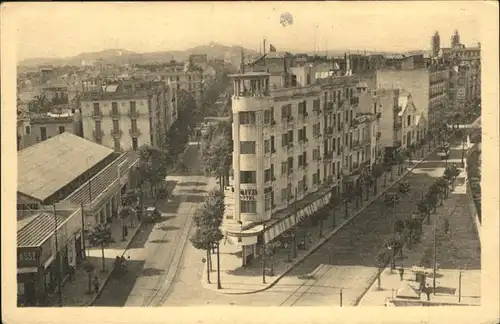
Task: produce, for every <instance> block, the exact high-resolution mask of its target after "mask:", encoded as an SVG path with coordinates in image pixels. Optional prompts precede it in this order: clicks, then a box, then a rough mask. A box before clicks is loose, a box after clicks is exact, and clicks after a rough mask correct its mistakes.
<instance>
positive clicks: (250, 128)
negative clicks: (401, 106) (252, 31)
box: [224, 67, 373, 263]
mask: <svg viewBox="0 0 500 324" xmlns="http://www.w3.org/2000/svg"><path fill="white" fill-rule="evenodd" d="M304 68H305V69H308V67H304ZM294 71H295V70H294ZM295 73H297V71H295ZM306 74H307V73H306ZM271 77H272V75H271V74H270V73H267V72H248V73H242V74H236V75H232V76H231V78H232V79H233V86H234V89H233V93H234V96H233V98H232V112H233V141H234V151H233V184H232V192H233V194H232V197H230V198H229V199H230V200H233V201H234V204H233V206H232V208H233V213H232V214H226V216H225V221H224V222H225V225H224V226H225V228H226V233H227V235H228V237H238V238H239V242H240V243H241V245H242V249H243V255H244V256H245V257H244V258H243V262H244V263H245V259H246V256H247V255H249V254H253V253H255V252H256V243H257V237H261V235H263V240H264V241H265V242H269V241H271V240H273V239H274V238H276V237H278V236H280V235H282V234H283V233H285V232H287V231H288V230H290V229H291V228H293V227H295V226H296V225H297V224H298V223H300V221H301V220H303V219H305V218H306V217H313V215H315V214H314V213H315V211H317V210H318V209H319V208H322V207H324V206H325V205H326V204H327V202H328V199H329V196H330V195H331V194H332V193H339V192H342V191H343V186H344V185H345V184H346V183H351V182H353V183H355V182H356V181H357V180H358V178H359V175H361V173H362V172H361V171H362V170H363V169H366V170H368V169H369V165H370V161H371V151H372V147H371V146H372V140H371V138H372V136H373V134H372V133H371V131H372V128H371V127H370V125H371V120H372V118H371V116H367V115H365V114H360V115H359V116H358V115H357V114H356V107H357V105H358V97H357V90H356V85H357V79H356V78H355V77H354V76H331V77H327V78H324V79H318V80H315V78H314V76H313V75H311V74H309V77H307V76H306V77H304V78H303V79H302V80H303V83H302V84H297V83H296V82H295V83H292V80H293V76H292V75H290V74H289V73H285V74H283V75H282V78H283V80H281V81H278V80H276V81H275V82H274V84H275V86H276V89H271ZM275 77H277V76H275ZM278 84H281V85H283V86H281V87H277V85H278ZM292 84H294V86H292ZM367 167H368V168H367ZM238 223H239V224H241V226H239V225H235V224H238ZM264 226H265V228H264ZM263 230H264V232H263Z"/></svg>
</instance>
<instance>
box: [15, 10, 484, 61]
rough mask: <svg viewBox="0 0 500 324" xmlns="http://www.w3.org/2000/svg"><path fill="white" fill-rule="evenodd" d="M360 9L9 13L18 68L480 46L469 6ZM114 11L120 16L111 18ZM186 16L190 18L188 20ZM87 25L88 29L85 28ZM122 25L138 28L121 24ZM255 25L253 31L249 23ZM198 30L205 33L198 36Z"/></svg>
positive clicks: (474, 19)
mask: <svg viewBox="0 0 500 324" xmlns="http://www.w3.org/2000/svg"><path fill="white" fill-rule="evenodd" d="M362 5H363V10H362V11H361V10H360V9H359V6H360V4H359V3H350V4H346V3H342V4H340V3H317V4H314V5H312V4H309V5H305V4H304V3H287V4H282V3H265V4H264V3H252V4H250V3H238V4H237V6H236V5H235V4H232V3H224V4H222V3H204V2H203V3H201V2H200V3H189V4H184V3H182V4H181V3H177V4H175V5H172V4H158V3H148V5H147V6H145V5H143V4H139V5H138V4H133V5H132V4H111V3H106V4H102V3H99V4H96V3H86V4H73V5H72V6H68V5H65V4H53V3H51V4H49V3H40V4H33V3H30V5H29V6H27V5H26V4H21V5H16V6H12V5H11V7H12V8H11V9H12V14H13V15H15V16H16V18H17V19H16V21H17V22H18V37H17V43H18V44H17V59H18V61H21V60H24V59H28V58H60V57H70V56H74V55H78V54H79V53H82V52H98V51H101V50H106V49H126V50H129V51H134V52H156V51H169V50H186V49H188V48H191V47H195V46H197V45H202V44H208V43H210V42H212V41H213V42H217V43H221V44H224V45H229V46H231V45H236V46H237V45H242V46H244V47H246V48H249V49H253V50H256V51H259V50H260V49H261V46H262V40H263V38H264V37H266V38H267V43H268V44H273V45H274V46H275V47H276V48H277V49H278V50H286V51H314V49H315V48H316V50H317V51H318V52H319V53H322V52H324V51H325V48H326V49H328V50H335V49H338V50H345V49H350V50H360V51H363V50H367V51H388V52H390V51H394V52H400V51H410V50H417V49H423V50H430V37H431V36H432V35H433V34H434V32H435V31H438V32H439V33H440V36H441V46H443V47H446V46H449V43H450V37H451V35H452V33H453V32H454V30H455V29H457V30H458V31H459V32H460V35H461V40H462V42H463V43H464V44H466V45H468V46H470V45H474V44H476V43H477V42H479V41H480V31H479V21H478V19H477V18H478V14H477V13H475V12H476V11H477V10H475V9H476V8H477V6H472V5H470V4H469V3H458V2H451V3H450V2H447V3H444V2H433V5H432V11H430V10H426V8H428V7H429V6H428V4H425V3H399V4H398V6H397V7H395V6H394V4H391V3H363V4H362ZM97 6H99V7H97ZM160 6H161V7H160ZM368 7H371V8H368ZM21 8H22V11H20V10H19V9H21ZM97 8H98V9H97ZM118 8H119V10H120V12H119V13H116V10H117V9H118ZM159 8H165V9H164V10H161V9H159ZM388 8H391V10H390V11H388V10H387V9H388ZM97 10H98V11H97ZM189 11H191V12H192V13H193V14H192V15H186V12H189ZM49 12H50V15H49ZM96 12H99V14H96ZM283 12H289V13H290V14H291V15H292V16H293V19H294V21H293V24H292V25H289V26H287V27H283V26H282V25H281V24H280V21H279V20H280V15H281V13H283ZM45 13H47V14H45ZM198 13H200V14H198ZM238 16H239V18H238V19H237V20H236V19H235V17H238ZM48 17H50V19H48ZM110 17H114V18H110ZM443 17H445V18H446V19H443ZM113 19H115V21H113ZM90 21H91V22H92V24H88V23H87V22H90ZM123 21H141V23H140V24H139V25H137V24H123V23H122V22H123ZM256 21H258V24H255V23H254V22H256ZM429 22H432V23H429ZM199 25H203V26H204V27H203V28H199ZM82 26H85V28H82ZM186 26H187V27H186ZM316 26H317V27H316ZM181 29H182V31H181ZM388 30H390V32H391V35H390V38H388V33H387V31H388ZM164 31H167V32H166V33H164ZM168 31H171V32H168ZM353 33H356V37H355V38H354V37H351V35H352V34H353ZM43 35H51V37H43Z"/></svg>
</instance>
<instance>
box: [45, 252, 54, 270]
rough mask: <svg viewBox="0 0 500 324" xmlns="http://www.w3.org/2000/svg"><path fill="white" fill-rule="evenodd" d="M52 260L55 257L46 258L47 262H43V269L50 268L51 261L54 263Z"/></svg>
mask: <svg viewBox="0 0 500 324" xmlns="http://www.w3.org/2000/svg"><path fill="white" fill-rule="evenodd" d="M54 259H55V256H54V255H51V256H50V258H48V259H47V261H45V262H44V263H43V268H44V269H47V268H48V267H49V266H50V264H51V263H52V261H54Z"/></svg>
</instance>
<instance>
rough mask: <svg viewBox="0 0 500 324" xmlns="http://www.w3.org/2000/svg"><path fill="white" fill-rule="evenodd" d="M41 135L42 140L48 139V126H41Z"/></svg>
mask: <svg viewBox="0 0 500 324" xmlns="http://www.w3.org/2000/svg"><path fill="white" fill-rule="evenodd" d="M40 137H41V138H42V141H45V140H46V139H47V128H45V127H40Z"/></svg>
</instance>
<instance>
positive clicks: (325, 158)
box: [323, 151, 333, 163]
mask: <svg viewBox="0 0 500 324" xmlns="http://www.w3.org/2000/svg"><path fill="white" fill-rule="evenodd" d="M332 159H333V151H332V152H327V153H325V154H324V155H323V161H324V162H325V163H328V162H331V161H332Z"/></svg>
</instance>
